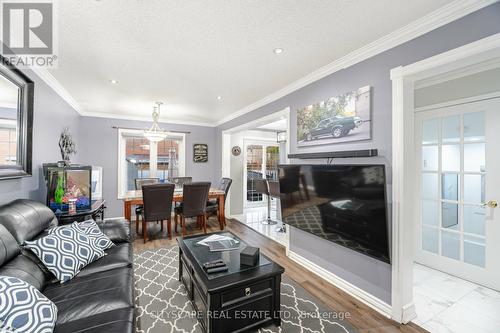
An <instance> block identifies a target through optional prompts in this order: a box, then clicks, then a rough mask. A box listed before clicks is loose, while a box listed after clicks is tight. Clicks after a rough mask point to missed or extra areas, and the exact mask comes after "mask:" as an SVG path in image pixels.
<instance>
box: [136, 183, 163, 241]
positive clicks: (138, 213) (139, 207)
mask: <svg viewBox="0 0 500 333" xmlns="http://www.w3.org/2000/svg"><path fill="white" fill-rule="evenodd" d="M134 181H135V189H136V190H142V186H143V185H151V184H157V183H159V182H160V178H136V179H135V180H134ZM143 209H144V206H143V205H137V207H135V231H136V233H139V224H140V221H139V217H140V216H142V211H143Z"/></svg>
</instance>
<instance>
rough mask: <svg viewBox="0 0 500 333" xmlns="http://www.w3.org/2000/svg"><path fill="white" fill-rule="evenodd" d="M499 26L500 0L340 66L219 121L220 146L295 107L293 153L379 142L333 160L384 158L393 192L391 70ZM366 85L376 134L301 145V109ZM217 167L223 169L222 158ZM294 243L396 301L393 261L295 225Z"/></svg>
mask: <svg viewBox="0 0 500 333" xmlns="http://www.w3.org/2000/svg"><path fill="white" fill-rule="evenodd" d="M499 32H500V3H496V4H493V5H491V6H489V7H486V8H483V9H482V10H480V11H477V12H475V13H472V14H470V15H468V16H466V17H464V18H462V19H460V20H457V21H455V22H452V23H450V24H448V25H446V26H444V27H441V28H439V29H436V30H434V31H432V32H430V33H428V34H426V35H423V36H421V37H419V38H416V39H414V40H412V41H409V42H407V43H405V44H402V45H400V46H398V47H395V48H393V49H391V50H388V51H386V52H384V53H381V54H379V55H377V56H375V57H372V58H370V59H367V60H365V61H363V62H361V63H358V64H356V65H354V66H351V67H349V68H346V69H343V70H341V71H338V72H336V73H334V74H332V75H330V76H328V77H325V78H323V79H321V80H319V81H316V82H314V83H312V84H310V85H308V86H306V87H304V88H302V89H300V90H298V91H295V92H293V93H291V94H289V95H287V96H285V97H283V98H280V99H278V100H277V101H275V102H272V103H270V104H267V105H265V106H263V107H261V108H258V109H256V110H254V111H252V112H250V113H247V114H245V115H243V116H241V117H239V118H236V119H234V120H232V121H229V122H227V123H225V124H223V125H221V126H219V127H218V129H217V131H218V133H217V142H218V144H217V146H218V147H221V141H222V139H221V138H222V134H221V132H222V130H225V129H229V128H232V127H235V126H238V125H241V124H244V123H246V122H248V121H252V120H254V119H257V118H261V117H263V116H266V115H268V114H270V113H273V112H277V111H279V110H283V109H284V108H286V107H290V109H291V110H292V115H291V129H292V133H291V141H292V142H291V151H292V153H298V152H315V151H334V150H346V149H348V150H352V149H367V148H377V149H378V150H379V154H380V157H378V158H377V159H373V160H370V159H360V160H355V161H353V160H345V159H344V160H339V161H334V162H335V163H353V162H355V163H372V162H377V163H380V162H383V163H385V164H386V165H387V168H388V171H389V179H388V183H389V184H388V185H389V188H388V190H389V193H390V186H391V177H390V169H391V161H392V151H391V145H392V140H391V112H392V110H391V80H390V76H389V75H390V73H389V71H390V70H391V69H392V68H394V67H397V66H400V65H407V64H410V63H413V62H416V61H418V60H422V59H425V58H428V57H430V56H433V55H436V54H439V53H442V52H445V51H448V50H450V49H453V48H456V47H459V46H461V45H464V44H468V43H471V42H473V41H476V40H478V39H481V38H484V37H487V36H489V35H492V34H495V33H499ZM365 85H370V86H372V93H373V95H372V101H373V102H372V112H373V115H372V118H373V138H372V139H371V140H367V141H363V142H357V143H351V144H338V145H334V146H333V145H332V146H316V147H314V148H313V147H311V148H297V145H296V133H295V131H296V118H295V117H296V110H297V109H299V108H301V107H303V106H306V105H309V104H312V103H314V102H317V101H321V100H324V99H326V98H329V97H331V96H336V95H339V94H342V93H345V92H348V91H351V90H353V89H357V88H359V87H362V86H365ZM219 150H220V148H219ZM219 154H220V151H219ZM217 160H218V161H220V160H221V159H220V158H218V159H217ZM295 162H297V161H295ZM321 162H324V161H321ZM219 163H221V162H219ZM217 169H218V170H220V169H221V165H220V164H219V165H218V166H217ZM313 244H314V245H313ZM290 249H291V250H292V251H294V252H297V253H299V254H301V255H302V256H304V257H305V258H307V259H309V260H311V261H313V262H315V263H317V264H318V265H320V266H322V267H324V268H326V269H328V270H330V271H331V272H334V273H335V274H337V275H338V276H340V277H341V278H344V279H345V280H347V281H349V282H351V283H353V284H355V285H356V286H358V287H359V288H361V289H363V290H365V291H367V292H369V293H371V294H373V295H375V296H377V297H379V298H380V299H382V300H383V301H385V302H387V303H390V302H391V293H390V290H391V281H390V270H391V268H390V265H388V264H385V263H382V262H378V261H373V259H371V258H369V257H367V256H364V255H362V254H359V253H357V252H353V251H349V250H345V249H341V248H339V247H338V246H336V245H335V244H333V243H330V242H328V241H325V240H323V239H320V238H313V239H312V238H311V236H310V235H307V234H305V233H303V232H301V231H298V230H296V229H293V228H291V230H290Z"/></svg>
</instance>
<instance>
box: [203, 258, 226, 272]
mask: <svg viewBox="0 0 500 333" xmlns="http://www.w3.org/2000/svg"><path fill="white" fill-rule="evenodd" d="M221 266H226V264H225V263H224V261H223V260H222V259H219V260H214V261H209V262H206V263H204V264H203V268H205V269H207V270H208V269H211V268H215V267H221Z"/></svg>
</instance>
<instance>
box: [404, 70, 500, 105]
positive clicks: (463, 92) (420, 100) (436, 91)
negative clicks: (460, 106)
mask: <svg viewBox="0 0 500 333" xmlns="http://www.w3.org/2000/svg"><path fill="white" fill-rule="evenodd" d="M498 91H500V68H495V69H490V70H487V71H483V72H480V73H476V74H473V75H468V76H464V77H461V78H458V79H454V80H449V81H446V82H442V83H439V84H435V85H432V86H429V87H425V88H420V89H416V90H415V100H414V103H415V107H422V106H426V105H433V104H437V103H443V102H447V101H453V100H456V99H460V98H467V97H473V96H479V95H484V94H489V93H493V92H498Z"/></svg>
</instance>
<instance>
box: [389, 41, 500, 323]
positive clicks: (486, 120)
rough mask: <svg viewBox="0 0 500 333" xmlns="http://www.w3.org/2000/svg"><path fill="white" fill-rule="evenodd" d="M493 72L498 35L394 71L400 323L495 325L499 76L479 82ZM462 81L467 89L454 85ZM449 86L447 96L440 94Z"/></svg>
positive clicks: (395, 291) (395, 270)
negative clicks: (423, 101)
mask: <svg viewBox="0 0 500 333" xmlns="http://www.w3.org/2000/svg"><path fill="white" fill-rule="evenodd" d="M499 65H500V34H496V35H492V36H490V37H487V38H484V39H482V40H479V41H476V42H473V43H471V44H468V45H465V46H462V47H459V48H457V49H454V50H451V51H448V52H445V53H443V54H439V55H436V56H433V57H431V58H428V59H425V60H422V61H419V62H416V63H414V64H410V65H407V66H401V67H398V68H394V69H393V70H392V71H391V80H392V85H393V89H392V93H393V117H392V120H393V124H392V132H393V150H392V156H393V191H392V194H393V196H392V197H393V214H392V220H393V222H392V246H393V247H392V302H391V303H392V317H393V318H394V319H395V320H397V321H399V322H402V323H407V322H409V321H412V320H416V322H417V323H419V324H421V325H422V326H424V328H427V329H429V330H430V331H431V332H434V331H436V332H440V331H444V332H472V331H473V332H494V331H497V330H498V327H500V322H499V320H498V316H495V315H492V314H494V313H498V312H499V311H500V302H499V301H498V300H499V299H500V293H498V292H497V291H496V290H495V288H498V285H497V284H496V283H498V282H496V281H500V279H499V276H500V275H498V274H499V272H498V271H497V270H498V268H499V267H500V256H498V245H497V244H498V241H497V240H495V236H496V235H498V234H499V232H498V231H499V229H498V224H499V217H498V216H499V215H498V214H499V213H498V209H496V208H494V207H495V200H498V192H497V191H498V188H500V178H498V176H497V175H496V174H497V172H496V171H495V169H496V168H498V166H499V164H498V163H499V162H498V160H499V159H500V157H499V156H498V155H497V154H496V153H495V152H494V150H495V147H494V145H495V142H494V141H491V140H495V141H498V133H499V130H500V128H499V127H500V118H498V116H499V112H500V108H499V105H500V104H499V102H498V98H499V97H500V89H498V87H499V86H500V81H499V78H500V76H499V75H493V76H492V78H493V79H492V80H490V81H488V80H484V79H481V80H476V79H477V77H475V75H479V74H480V73H481V72H484V71H488V70H498V69H499V68H500V66H499ZM459 80H462V81H464V82H465V83H466V85H456V83H458V81H459ZM447 84H449V85H448V86H446V85H447ZM467 84H468V85H467ZM445 86H446V88H447V89H448V91H447V94H443V93H442V92H443V90H440V89H441V88H442V87H445ZM426 87H427V90H428V92H429V95H428V96H429V97H430V100H432V103H429V104H427V105H426V106H421V105H419V100H418V99H419V96H418V93H417V92H418V90H420V89H423V88H426ZM463 87H466V89H463ZM483 88H485V89H486V90H483ZM478 90H479V91H478ZM445 97H446V98H445ZM495 126H496V127H495ZM452 133H454V134H452ZM490 136H491V137H490ZM496 150H498V149H496ZM490 237H492V238H490ZM494 252H496V253H494ZM433 282H434V283H433ZM432 285H434V287H435V288H427V287H429V286H432ZM418 287H423V289H425V288H427V289H426V290H425V293H421V291H422V289H420V290H419V289H418ZM418 294H420V296H422V294H424V295H423V296H424V298H419V295H418ZM458 295H460V296H458ZM425 296H427V299H426V298H425ZM434 296H442V297H441V298H440V299H437V300H436V299H435V298H434ZM490 297H491V298H490ZM422 300H423V301H422ZM461 300H467V302H465V304H464V303H461V302H460V301H461ZM437 305H440V306H443V307H442V308H439V306H437ZM419 309H427V310H432V311H431V312H432V313H431V314H432V316H431V318H428V320H427V323H425V322H424V323H422V321H421V320H420V319H421V318H417V314H419V315H421V312H420V313H419ZM434 310H436V311H434ZM428 314H429V313H428ZM436 315H437V317H436ZM432 317H434V318H432ZM424 321H425V320H424Z"/></svg>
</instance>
